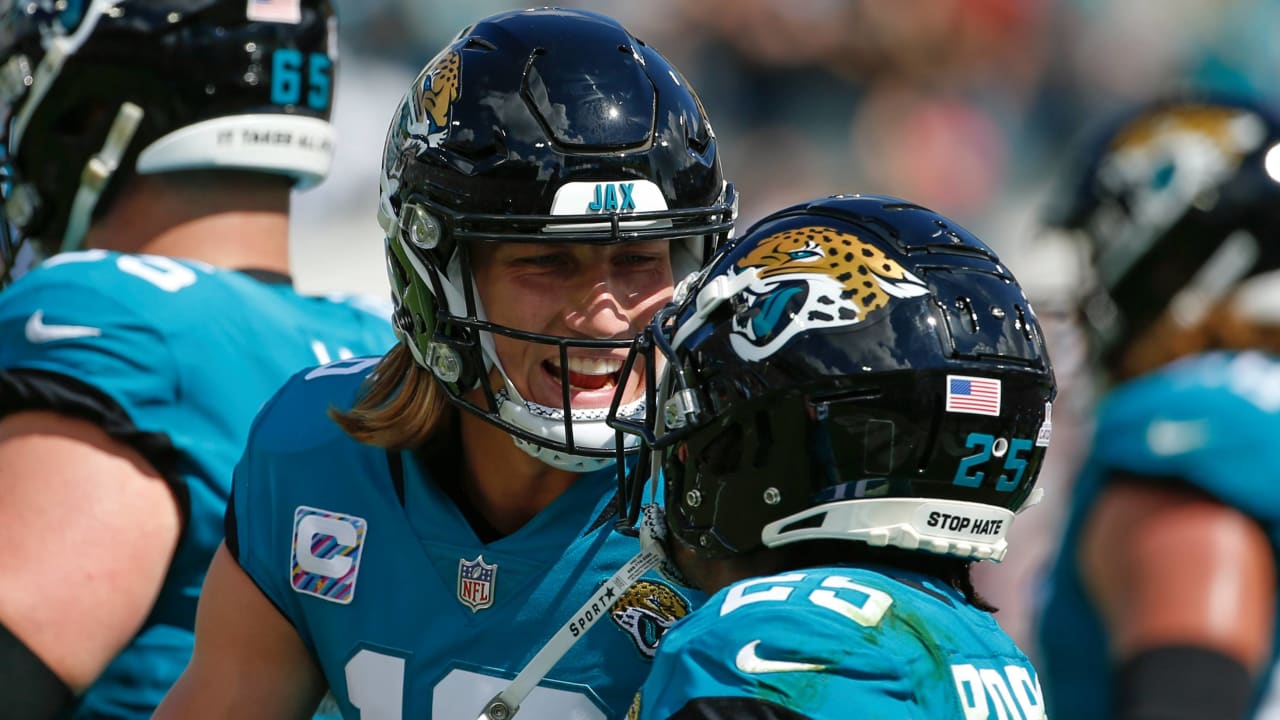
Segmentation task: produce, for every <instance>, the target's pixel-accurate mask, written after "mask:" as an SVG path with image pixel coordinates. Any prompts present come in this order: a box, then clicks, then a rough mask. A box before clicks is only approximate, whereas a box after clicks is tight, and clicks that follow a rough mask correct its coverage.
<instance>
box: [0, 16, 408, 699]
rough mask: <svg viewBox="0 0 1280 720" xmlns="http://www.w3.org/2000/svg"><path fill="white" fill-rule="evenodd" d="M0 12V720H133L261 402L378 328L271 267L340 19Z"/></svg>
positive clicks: (305, 171)
mask: <svg viewBox="0 0 1280 720" xmlns="http://www.w3.org/2000/svg"><path fill="white" fill-rule="evenodd" d="M3 7H4V9H3V17H2V18H0V62H2V63H3V70H0V96H2V97H0V107H2V108H3V113H2V114H3V117H2V118H0V119H2V120H3V123H2V125H3V127H4V131H5V132H4V136H3V148H4V151H5V160H6V167H5V169H4V170H5V172H4V179H3V182H2V183H0V191H2V192H3V196H4V213H5V217H6V219H7V221H8V224H7V226H6V227H5V228H4V230H6V231H8V232H6V233H5V234H4V235H3V237H0V277H2V278H3V280H2V281H0V286H3V285H7V287H5V288H4V289H3V290H2V291H0V492H2V493H3V496H4V500H3V502H0V542H2V543H3V544H4V546H5V548H6V550H5V552H4V553H3V554H2V556H0V574H2V575H3V576H4V581H3V582H0V715H3V716H4V717H6V718H22V719H26V718H47V717H65V716H68V715H75V716H77V717H121V718H127V717H139V718H141V717H149V716H150V714H151V712H152V711H153V709H154V708H155V706H156V705H157V704H158V703H159V702H160V699H161V698H162V697H163V695H164V693H165V691H166V690H167V689H168V687H169V685H171V684H172V683H173V681H174V680H176V679H177V677H178V675H179V673H181V671H182V668H183V667H185V666H186V664H187V661H188V659H189V657H190V654H191V648H192V643H193V638H194V635H193V632H194V627H195V608H196V596H197V593H198V592H199V589H200V585H201V581H202V579H203V577H204V574H205V571H206V569H207V568H208V566H209V562H210V560H211V558H212V557H213V552H214V550H215V549H216V548H217V546H218V544H219V542H220V541H221V539H222V533H223V530H222V517H223V511H224V509H225V506H226V501H227V497H228V495H229V493H230V489H231V473H232V469H233V467H234V465H235V460H236V458H237V457H238V456H239V453H240V451H241V449H242V448H243V446H244V442H245V439H246V437H247V436H248V430H249V425H250V423H251V421H252V419H253V416H254V414H255V413H256V412H257V411H258V409H259V408H260V407H261V405H262V403H263V402H265V401H266V400H267V398H269V397H270V395H271V393H272V392H273V391H274V390H276V389H277V388H278V387H279V386H280V385H282V384H283V383H284V382H285V381H286V380H287V379H288V378H289V377H290V376H291V375H292V374H293V373H294V372H296V371H297V369H299V368H301V367H305V366H308V365H316V364H317V363H321V362H329V361H331V360H339V359H341V358H348V357H352V356H359V355H369V354H375V353H380V352H383V351H385V350H386V348H388V347H390V345H391V344H392V343H393V342H394V333H393V331H392V329H391V325H390V322H389V313H388V312H385V311H383V312H378V311H377V304H376V303H370V302H360V301H357V300H355V299H350V300H348V299H340V298H311V297H302V296H300V295H299V294H298V293H297V292H295V291H294V289H293V288H292V287H291V284H290V279H289V276H288V271H289V263H288V259H289V255H288V210H289V195H290V192H291V189H292V188H293V187H295V186H298V187H303V186H306V185H310V184H313V183H316V182H318V181H320V180H321V179H322V178H323V177H324V176H325V174H326V173H327V172H328V168H329V160H330V155H331V152H332V142H333V136H332V131H331V128H330V126H329V123H328V118H329V112H330V106H331V103H332V80H333V66H334V62H335V60H336V58H335V57H334V43H335V38H334V32H335V31H336V28H335V25H334V15H333V10H332V8H331V7H330V3H329V2H328V0H302V1H298V0H295V1H294V2H292V3H270V4H265V3H264V4H259V3H252V2H250V3H248V4H247V5H246V3H245V2H244V1H243V0H223V1H221V2H218V1H214V0H207V1H205V2H190V1H179V0H135V1H131V2H123V3H122V2H102V1H99V0H95V1H93V2H64V1H62V0H59V1H58V2H53V1H52V0H48V1H44V0H33V1H31V2H22V3H8V4H5V5H4V6H3ZM40 257H45V258H47V260H45V262H44V263H43V265H40V266H39V267H37V268H36V269H34V270H31V266H32V265H33V264H34V261H35V260H38V259H39V258H40ZM28 270H30V271H29V272H27V271H28ZM19 276H21V277H19ZM15 280H16V281H15ZM11 281H13V282H12V284H10V282H11ZM388 309H389V308H388Z"/></svg>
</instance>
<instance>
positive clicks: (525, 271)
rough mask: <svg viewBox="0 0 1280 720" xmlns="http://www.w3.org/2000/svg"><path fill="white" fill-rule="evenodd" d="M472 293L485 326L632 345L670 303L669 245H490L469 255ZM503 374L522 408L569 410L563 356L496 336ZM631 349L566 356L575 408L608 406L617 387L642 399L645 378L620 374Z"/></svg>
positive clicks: (640, 373) (548, 347)
mask: <svg viewBox="0 0 1280 720" xmlns="http://www.w3.org/2000/svg"><path fill="white" fill-rule="evenodd" d="M473 268H474V272H475V280H476V289H477V290H478V291H479V293H480V299H481V302H482V303H483V304H484V308H485V312H486V313H487V315H488V319H489V321H491V322H493V323H496V324H498V325H504V326H507V327H511V328H515V329H518V330H523V331H527V332H535V333H540V334H544V335H554V336H559V337H566V338H570V339H575V340H581V339H598V340H629V339H631V338H633V337H635V336H636V334H637V333H638V332H639V331H640V330H641V329H642V328H643V327H644V326H645V325H646V324H647V323H648V322H649V320H650V319H651V318H652V317H653V314H654V312H656V311H657V310H658V308H660V307H662V306H663V305H664V304H665V303H666V302H667V301H669V300H670V299H671V292H672V273H671V249H670V242H669V241H667V240H657V241H652V242H631V243H620V244H617V245H611V246H602V245H586V244H581V243H546V244H529V243H493V244H478V247H475V249H474V250H473ZM494 344H495V347H496V350H497V352H498V357H499V358H500V359H501V361H502V366H503V368H504V369H505V370H506V372H507V376H508V377H509V378H510V379H511V382H512V383H514V384H515V386H516V390H518V391H519V392H520V394H521V396H522V397H524V398H525V399H526V400H530V401H532V402H535V403H538V404H540V405H545V406H547V407H556V408H560V407H563V405H564V403H563V400H562V397H563V387H562V381H561V378H562V373H561V368H560V351H559V349H558V348H557V347H555V346H553V345H547V344H542V343H533V342H525V341H521V340H515V339H513V338H508V337H505V336H502V335H495V336H494ZM626 356H627V350H626V348H608V349H603V348H602V349H599V350H587V349H576V348H572V349H570V350H569V368H568V370H569V375H568V377H569V382H570V387H569V402H570V404H571V406H572V407H573V408H576V409H582V408H602V407H608V406H609V404H610V402H611V401H612V400H613V395H614V392H615V391H616V390H617V386H618V384H619V383H622V382H626V387H627V388H628V391H627V392H626V395H625V397H624V400H625V401H626V402H631V401H634V400H638V399H640V397H641V396H642V395H643V392H644V383H643V380H644V378H643V370H642V368H640V367H639V364H638V363H637V367H636V368H635V369H634V370H633V372H632V373H631V377H629V378H623V377H621V376H620V372H621V369H622V364H623V361H624V360H625V359H626Z"/></svg>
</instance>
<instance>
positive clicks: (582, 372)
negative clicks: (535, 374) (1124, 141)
mask: <svg viewBox="0 0 1280 720" xmlns="http://www.w3.org/2000/svg"><path fill="white" fill-rule="evenodd" d="M542 369H543V370H544V371H546V372H547V373H549V374H550V375H551V376H552V377H553V378H555V379H556V381H557V382H563V380H564V378H565V376H566V375H567V376H568V380H569V386H570V387H571V388H573V389H574V390H603V389H605V388H612V387H617V385H618V381H619V380H620V379H621V374H622V361H621V360H616V359H614V358H569V367H568V368H565V369H567V370H568V372H567V373H566V372H563V370H564V369H562V368H561V367H560V364H559V363H557V362H554V361H552V360H543V361H542Z"/></svg>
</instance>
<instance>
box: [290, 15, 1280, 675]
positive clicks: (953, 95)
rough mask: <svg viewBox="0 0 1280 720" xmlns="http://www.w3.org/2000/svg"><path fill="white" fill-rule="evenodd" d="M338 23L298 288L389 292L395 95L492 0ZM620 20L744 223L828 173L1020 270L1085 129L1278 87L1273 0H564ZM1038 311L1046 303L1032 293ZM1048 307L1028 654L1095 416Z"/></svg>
mask: <svg viewBox="0 0 1280 720" xmlns="http://www.w3.org/2000/svg"><path fill="white" fill-rule="evenodd" d="M335 3H336V5H337V6H338V10H339V13H340V15H341V21H342V48H341V49H342V59H341V63H340V66H339V73H338V96H337V106H336V112H335V122H336V124H337V126H338V131H339V133H340V137H339V143H338V154H337V160H336V165H335V167H334V172H333V174H332V175H331V176H330V178H329V180H328V181H326V183H325V184H324V185H322V186H320V188H318V189H316V190H313V191H310V192H307V193H303V194H300V195H298V196H297V197H296V198H295V213H294V216H293V217H294V221H293V222H294V227H293V230H292V235H293V240H294V244H295V245H294V248H295V255H294V258H295V272H296V275H297V279H298V282H299V285H300V286H301V287H302V288H303V289H305V290H313V291H328V290H363V291H372V292H375V293H378V294H383V293H385V292H386V290H385V287H386V284H385V283H386V281H385V277H384V273H385V270H384V266H383V260H382V249H381V248H382V234H381V231H380V230H379V228H378V226H377V223H376V221H375V208H376V202H377V188H378V181H377V177H378V167H379V158H380V155H381V150H382V143H383V139H384V137H385V133H386V128H387V124H388V122H389V121H390V118H391V115H392V112H393V111H394V109H395V108H396V106H397V103H398V102H399V99H400V97H401V96H402V95H403V93H404V91H405V90H406V89H407V88H408V86H409V83H410V81H411V80H412V79H413V77H414V76H415V75H416V74H417V72H418V70H419V69H421V67H422V66H423V65H424V64H425V63H426V62H427V60H429V59H430V57H431V56H432V55H433V54H434V52H435V51H436V49H438V48H440V47H441V46H442V45H443V44H445V43H446V42H447V41H448V40H449V39H450V38H451V37H452V36H453V35H454V34H455V33H456V32H457V31H458V30H460V29H461V28H463V27H465V26H466V25H468V24H469V23H471V22H473V21H475V20H476V19H478V18H480V17H483V16H485V15H487V14H490V13H493V12H498V11H501V10H506V9H517V8H521V7H527V6H528V4H527V3H511V2H500V1H498V0H469V2H456V0H447V1H446V0H374V1H370V0H335ZM560 4H562V5H566V6H572V7H585V8H589V9H593V10H597V11H600V12H604V13H606V14H609V15H612V16H614V17H616V18H617V19H619V20H620V21H621V22H622V23H623V24H624V25H626V26H627V27H628V28H629V29H631V30H632V32H634V33H635V34H636V35H637V36H639V37H640V38H642V39H644V40H645V41H646V42H648V43H649V44H651V45H653V46H654V47H656V48H657V49H658V50H659V51H660V52H662V53H663V54H664V55H666V56H667V57H668V58H670V59H671V60H672V61H673V62H674V63H675V64H676V65H677V66H678V67H680V68H681V69H682V70H683V71H684V73H685V75H686V76H687V77H688V78H689V80H690V82H691V83H692V84H693V85H694V87H695V88H696V89H697V90H698V92H699V94H700V95H701V96H702V99H703V103H704V105H705V106H706V108H707V112H708V114H709V115H710V117H711V120H712V124H713V126H714V127H715V130H716V134H717V136H718V138H719V141H720V146H721V152H722V158H723V162H724V165H725V169H726V173H727V174H728V176H729V177H730V178H731V179H732V180H733V181H734V182H735V183H736V184H737V187H738V190H739V192H740V193H741V197H742V203H743V204H742V217H741V220H742V222H743V223H744V224H743V225H742V226H741V227H744V228H745V227H746V224H748V223H750V222H752V221H753V220H755V219H757V218H759V217H761V216H763V215H765V214H767V213H768V212H770V211H772V210H775V209H778V208H780V207H782V206H784V205H786V204H789V203H792V202H798V201H802V200H806V199H809V198H812V197H816V196H819V195H825V194H829V193H833V192H879V193H887V194H891V195H898V196H901V197H905V198H908V199H911V200H913V201H915V202H918V203H921V204H923V205H926V206H929V207H931V208H932V209H934V210H937V211H939V212H941V213H943V214H944V215H948V216H950V217H952V218H954V219H956V220H958V221H960V222H961V223H962V224H964V225H966V226H967V227H968V228H969V229H970V230H973V231H974V232H975V233H977V234H978V236H979V237H981V238H983V239H984V240H986V241H987V242H988V243H989V244H991V245H992V246H993V247H995V248H996V250H997V251H999V252H1000V253H1001V254H1002V256H1003V257H1004V258H1005V260H1006V262H1008V264H1009V265H1010V267H1011V268H1012V270H1013V271H1014V273H1015V275H1017V276H1018V277H1019V279H1020V280H1021V281H1022V282H1023V284H1024V285H1027V286H1029V287H1030V288H1032V290H1033V292H1034V291H1036V290H1037V289H1038V288H1046V289H1048V288H1051V287H1052V286H1053V285H1054V284H1055V283H1062V282H1071V280H1072V278H1071V277H1070V276H1069V275H1068V274H1066V273H1064V272H1062V268H1061V267H1060V266H1059V265H1058V264H1057V263H1055V262H1053V261H1052V260H1048V259H1046V258H1044V257H1040V256H1037V254H1036V252H1035V251H1036V244H1035V217H1036V213H1037V211H1038V210H1039V209H1040V207H1041V206H1042V204H1043V203H1044V202H1045V201H1046V199H1047V198H1048V197H1049V195H1050V194H1051V193H1052V192H1054V191H1055V187H1054V180H1055V177H1056V172H1057V171H1058V170H1059V169H1060V166H1061V165H1062V164H1063V163H1064V162H1065V161H1066V160H1067V159H1068V158H1069V156H1070V154H1071V153H1072V152H1073V149H1074V148H1075V141H1076V139H1077V138H1078V136H1079V134H1080V132H1081V131H1082V130H1084V129H1086V128H1087V127H1089V126H1090V125H1091V124H1092V123H1093V122H1095V121H1097V120H1098V119H1099V118H1100V117H1103V116H1106V115H1108V114H1110V113H1113V112H1115V111H1117V110H1119V109H1121V108H1124V107H1126V106H1127V105H1129V104H1130V103H1133V102H1137V101H1141V100H1143V99H1145V98H1148V97H1150V96H1151V95H1153V94H1155V93H1159V92H1163V91H1168V90H1173V89H1178V88H1186V87H1198V88H1207V89H1213V90H1218V91H1245V92H1255V93H1259V94H1261V95H1263V96H1267V97H1271V98H1275V97H1277V96H1280V72H1278V71H1280V43H1277V42H1276V41H1275V38H1276V28H1278V27H1280V2H1276V1H1275V0H1122V1H1120V0H785V1H783V0H645V1H644V2H620V1H619V0H603V1H601V2H568V1H566V2H563V3H560ZM1042 315H1044V313H1043V312H1042ZM1047 324H1048V325H1050V326H1051V327H1050V330H1051V331H1052V332H1051V334H1050V348H1051V351H1052V353H1053V356H1054V361H1055V364H1056V366H1057V367H1058V371H1059V382H1060V385H1061V386H1062V387H1061V393H1062V394H1061V396H1060V401H1059V402H1058V403H1057V404H1056V405H1055V413H1054V421H1055V422H1054V430H1055V434H1054V442H1053V445H1052V446H1051V448H1050V454H1049V462H1048V467H1047V469H1046V471H1045V473H1044V475H1043V476H1042V479H1041V483H1042V485H1043V486H1044V487H1046V489H1047V491H1048V493H1049V496H1048V499H1047V500H1046V502H1045V503H1044V505H1043V506H1042V507H1040V508H1036V509H1032V510H1030V511H1029V512H1028V513H1027V514H1026V515H1024V516H1023V517H1022V518H1020V521H1019V523H1018V524H1017V525H1016V526H1015V534H1014V537H1013V538H1012V539H1011V544H1012V548H1011V550H1010V553H1009V556H1008V557H1009V559H1008V560H1007V561H1006V562H1005V563H1004V564H1002V565H1001V566H997V567H993V568H984V571H983V574H982V576H981V578H980V581H981V584H982V589H983V590H984V591H985V592H986V594H987V595H988V596H989V597H990V598H991V599H992V600H993V601H994V602H995V604H996V605H999V606H1002V608H1003V610H1002V611H1001V612H1000V613H999V614H998V615H997V618H998V619H999V620H1000V621H1001V623H1002V624H1003V625H1004V626H1005V627H1006V629H1007V630H1009V632H1010V633H1011V634H1012V635H1013V636H1014V637H1015V639H1017V640H1018V641H1019V642H1020V643H1025V644H1026V645H1028V646H1029V648H1028V649H1030V650H1031V651H1032V653H1033V654H1034V650H1035V648H1034V643H1033V641H1032V636H1031V620H1030V618H1031V613H1030V607H1031V605H1032V602H1033V600H1034V595H1035V587H1036V574H1037V572H1038V568H1039V567H1040V566H1041V564H1042V563H1043V562H1044V559H1045V558H1046V557H1047V556H1048V555H1049V554H1050V553H1052V550H1053V546H1054V544H1055V541H1056V536H1057V529H1058V523H1059V519H1060V517H1061V515H1062V513H1063V512H1065V509H1066V503H1067V500H1068V492H1067V491H1068V490H1069V487H1068V485H1069V481H1070V476H1071V471H1072V470H1073V469H1074V465H1073V460H1074V459H1075V458H1076V456H1077V455H1078V454H1079V453H1080V451H1081V448H1080V444H1081V443H1082V442H1084V441H1085V439H1086V437H1085V436H1086V434H1087V427H1086V426H1085V424H1084V422H1083V420H1082V418H1083V417H1084V415H1083V413H1082V412H1081V411H1082V410H1083V409H1086V408H1087V407H1088V391H1087V383H1081V382H1077V378H1076V377H1075V376H1076V375H1077V371H1078V369H1079V367H1080V360H1081V359H1082V357H1083V356H1082V354H1081V352H1080V347H1079V344H1078V343H1077V342H1076V341H1075V338H1074V336H1073V335H1072V333H1071V332H1070V329H1069V327H1066V326H1063V327H1059V326H1058V323H1057V322H1056V321H1055V320H1054V319H1053V318H1049V319H1047Z"/></svg>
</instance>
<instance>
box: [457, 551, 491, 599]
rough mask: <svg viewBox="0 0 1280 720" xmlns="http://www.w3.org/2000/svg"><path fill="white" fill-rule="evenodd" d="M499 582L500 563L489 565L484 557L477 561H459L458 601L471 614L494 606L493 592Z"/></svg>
mask: <svg viewBox="0 0 1280 720" xmlns="http://www.w3.org/2000/svg"><path fill="white" fill-rule="evenodd" d="M497 581H498V563H492V564H490V563H487V562H485V561H484V556H483V555H477V556H476V559H475V560H461V559H460V560H458V601H459V602H461V603H462V604H463V605H466V606H467V607H469V608H471V612H473V613H474V612H480V611H481V610H483V609H485V608H487V607H491V606H492V605H493V590H494V586H495V585H496V584H497Z"/></svg>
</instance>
